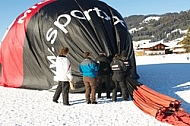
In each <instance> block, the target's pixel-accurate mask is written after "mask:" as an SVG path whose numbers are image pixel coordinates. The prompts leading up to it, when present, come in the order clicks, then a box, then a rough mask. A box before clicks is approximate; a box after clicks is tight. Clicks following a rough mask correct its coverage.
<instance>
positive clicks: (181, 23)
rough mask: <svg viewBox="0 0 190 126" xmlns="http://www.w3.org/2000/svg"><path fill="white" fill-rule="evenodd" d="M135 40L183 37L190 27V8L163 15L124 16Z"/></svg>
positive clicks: (167, 39) (166, 39)
mask: <svg viewBox="0 0 190 126" xmlns="http://www.w3.org/2000/svg"><path fill="white" fill-rule="evenodd" d="M124 20H125V22H126V24H127V26H128V29H129V31H130V33H131V34H132V37H133V41H139V40H145V39H151V41H152V42H154V41H159V40H164V41H166V42H167V41H171V40H174V39H176V38H181V37H182V36H184V33H186V30H187V29H188V27H190V10H188V11H181V12H180V13H166V14H162V15H131V16H129V17H125V18H124Z"/></svg>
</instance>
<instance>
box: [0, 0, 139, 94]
mask: <svg viewBox="0 0 190 126" xmlns="http://www.w3.org/2000/svg"><path fill="white" fill-rule="evenodd" d="M63 46H65V47H68V48H69V50H70V51H69V52H70V53H69V56H68V58H69V60H70V61H71V63H72V73H73V76H74V81H75V82H76V90H75V92H78V91H79V89H80V88H81V87H84V85H83V82H82V76H81V73H80V72H79V69H78V66H79V64H80V62H81V61H82V59H83V57H82V54H83V52H84V51H89V52H90V53H91V54H93V55H92V57H94V58H95V57H97V56H98V53H99V52H100V51H102V50H104V51H106V53H107V54H108V55H109V57H110V58H112V57H113V56H114V55H115V54H116V53H121V51H123V50H126V52H127V55H128V57H129V59H130V62H131V64H132V66H131V76H132V78H139V76H138V74H137V72H136V62H135V56H134V51H133V45H132V38H131V35H130V33H129V31H128V29H127V25H126V24H125V22H124V20H123V18H122V16H121V15H120V14H119V13H118V12H117V11H116V10H115V9H114V8H112V7H110V6H109V5H107V4H106V3H104V2H101V1H98V0H88V1H87V0H44V1H41V2H39V3H37V4H35V5H34V6H32V7H31V8H29V9H28V10H26V11H25V12H23V13H22V14H20V15H19V16H18V17H17V18H16V20H15V21H14V22H13V23H12V25H11V26H10V28H9V29H8V30H7V31H6V34H5V36H4V38H3V40H2V43H1V50H0V53H1V59H0V61H1V65H2V70H1V77H0V85H2V86H8V87H20V88H28V89H39V90H44V89H50V88H52V87H53V86H54V85H55V84H56V82H55V81H54V78H55V77H56V75H55V65H54V63H55V58H56V56H57V55H58V51H59V49H60V48H61V47H63ZM79 92H80V91H79Z"/></svg>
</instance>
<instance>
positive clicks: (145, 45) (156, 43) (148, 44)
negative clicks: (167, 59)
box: [138, 42, 168, 49]
mask: <svg viewBox="0 0 190 126" xmlns="http://www.w3.org/2000/svg"><path fill="white" fill-rule="evenodd" d="M159 44H162V45H164V46H166V47H167V46H168V45H166V44H164V43H163V42H151V43H146V44H143V45H140V46H139V47H138V48H141V49H143V48H150V47H154V46H156V45H159Z"/></svg>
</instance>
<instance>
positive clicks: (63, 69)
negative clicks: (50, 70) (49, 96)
mask: <svg viewBox="0 0 190 126" xmlns="http://www.w3.org/2000/svg"><path fill="white" fill-rule="evenodd" d="M68 53H69V49H68V48H67V47H63V48H61V49H60V52H59V55H58V56H57V58H56V63H55V66H56V80H57V81H58V86H57V89H56V91H55V94H54V96H53V102H55V103H58V101H57V100H58V99H59V97H60V94H61V93H62V98H63V105H70V104H69V88H70V85H69V83H73V76H72V74H71V63H70V61H69V60H68V58H67V55H68Z"/></svg>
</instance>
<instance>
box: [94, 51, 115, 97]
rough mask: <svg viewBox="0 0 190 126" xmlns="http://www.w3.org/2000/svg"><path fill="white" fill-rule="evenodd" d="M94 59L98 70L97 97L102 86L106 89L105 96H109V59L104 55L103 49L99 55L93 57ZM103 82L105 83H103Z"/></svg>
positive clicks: (99, 95)
mask: <svg viewBox="0 0 190 126" xmlns="http://www.w3.org/2000/svg"><path fill="white" fill-rule="evenodd" d="M95 61H96V62H97V63H98V64H99V70H98V88H97V90H98V98H101V93H102V88H103V87H105V89H106V97H107V98H110V74H111V67H110V61H109V59H108V57H107V55H106V52H105V51H101V52H100V53H99V56H98V57H97V58H96V59H95ZM103 84H105V85H103Z"/></svg>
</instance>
